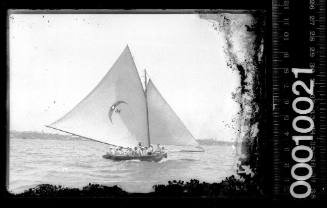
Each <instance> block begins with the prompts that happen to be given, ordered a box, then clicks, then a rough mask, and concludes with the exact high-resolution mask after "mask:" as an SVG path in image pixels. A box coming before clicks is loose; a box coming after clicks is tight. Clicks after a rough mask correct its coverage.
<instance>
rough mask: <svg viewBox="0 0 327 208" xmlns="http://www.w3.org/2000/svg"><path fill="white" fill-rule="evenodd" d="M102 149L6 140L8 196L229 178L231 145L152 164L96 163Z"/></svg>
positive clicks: (174, 152) (58, 141)
mask: <svg viewBox="0 0 327 208" xmlns="http://www.w3.org/2000/svg"><path fill="white" fill-rule="evenodd" d="M107 148H108V146H106V145H104V144H101V143H98V142H93V141H89V140H85V139H79V138H72V139H67V138H66V139H63V138H52V139H44V138H43V139H40V138H35V137H33V138H28V137H24V138H17V137H12V136H11V138H10V153H9V155H10V156H9V191H10V192H13V193H20V192H22V191H24V190H26V189H28V188H31V187H34V186H36V185H38V184H44V183H49V184H53V185H64V186H68V187H76V188H81V187H83V186H85V185H87V184H88V183H98V184H102V185H118V186H120V187H121V188H123V189H124V190H126V191H129V192H150V191H153V189H152V186H153V185H154V184H167V182H168V181H169V180H174V179H176V180H179V179H180V180H190V179H199V180H200V181H206V182H217V181H220V180H221V179H224V178H225V177H227V176H229V175H231V174H233V173H234V167H235V161H236V158H235V153H234V150H233V148H232V147H231V146H218V145H210V146H209V145H204V146H203V148H204V149H205V152H196V153H194V152H193V153H190V152H189V153H188V152H178V151H179V150H180V149H178V148H176V147H168V158H166V159H164V160H162V161H160V162H159V163H155V162H140V161H136V160H135V161H123V162H114V161H111V160H107V159H104V158H102V155H104V154H105V153H106V150H107Z"/></svg>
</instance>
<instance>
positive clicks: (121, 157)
mask: <svg viewBox="0 0 327 208" xmlns="http://www.w3.org/2000/svg"><path fill="white" fill-rule="evenodd" d="M102 157H103V158H105V159H109V160H114V161H124V160H140V161H147V162H159V161H160V160H162V159H163V158H167V153H158V154H153V155H144V156H127V155H112V154H108V153H107V154H105V155H103V156H102Z"/></svg>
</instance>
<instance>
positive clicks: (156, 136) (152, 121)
mask: <svg viewBox="0 0 327 208" xmlns="http://www.w3.org/2000/svg"><path fill="white" fill-rule="evenodd" d="M147 101H148V111H149V127H150V138H151V144H166V145H181V146H198V145H199V144H198V143H197V142H196V141H195V139H194V137H193V136H192V134H191V133H190V132H189V130H188V129H187V128H186V127H185V125H184V124H183V122H182V121H181V120H180V118H179V117H178V116H177V115H176V113H175V112H174V111H173V109H172V108H171V107H170V106H169V104H168V103H167V102H166V101H165V99H164V98H163V97H162V96H161V94H160V93H159V91H158V90H157V88H156V87H155V86H154V84H153V83H152V81H151V79H150V80H149V82H148V84H147Z"/></svg>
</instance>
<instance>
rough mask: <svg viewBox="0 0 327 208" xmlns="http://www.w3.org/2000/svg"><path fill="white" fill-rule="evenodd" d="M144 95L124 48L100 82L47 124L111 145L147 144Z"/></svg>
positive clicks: (131, 61)
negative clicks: (70, 108)
mask: <svg viewBox="0 0 327 208" xmlns="http://www.w3.org/2000/svg"><path fill="white" fill-rule="evenodd" d="M145 102H146V99H145V95H144V91H143V87H142V83H141V80H140V78H139V75H138V72H137V68H136V66H135V63H134V60H133V57H132V54H131V52H130V50H129V48H128V46H127V47H126V48H125V50H124V51H123V52H122V54H121V55H120V57H119V58H118V60H117V61H116V62H115V63H114V65H113V66H112V67H111V69H110V70H109V72H108V73H107V74H106V75H105V76H104V78H103V79H102V80H101V82H100V83H99V84H98V85H97V86H96V87H95V88H94V89H93V91H91V93H90V94H89V95H87V96H86V97H85V98H84V99H83V100H82V101H81V102H80V103H79V104H78V105H77V106H76V107H75V108H73V109H72V110H71V111H70V112H68V113H67V114H66V115H65V116H63V117H62V118H61V119H59V120H58V121H56V122H54V123H53V124H51V125H49V127H50V128H54V129H58V130H61V131H65V132H68V133H71V134H75V135H78V136H82V137H85V138H89V139H93V140H97V141H99V142H104V143H108V144H112V145H117V146H123V147H134V146H136V145H137V143H138V142H142V143H143V144H145V145H148V141H147V137H148V135H147V134H148V133H147V120H146V103H145Z"/></svg>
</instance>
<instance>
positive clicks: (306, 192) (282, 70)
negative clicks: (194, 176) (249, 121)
mask: <svg viewBox="0 0 327 208" xmlns="http://www.w3.org/2000/svg"><path fill="white" fill-rule="evenodd" d="M325 13H326V4H325V1H324V0H296V1H290V0H273V1H272V17H271V21H272V43H271V49H272V53H271V55H272V61H271V65H272V72H271V75H272V92H271V95H272V152H273V179H272V180H273V187H272V188H273V190H272V194H273V197H274V198H275V199H285V198H292V199H293V198H294V199H315V198H326V197H327V195H326V192H327V190H326V189H327V183H326V179H327V160H326V159H327V158H326V155H327V149H326V147H327V138H326V125H327V120H326V109H327V107H326V101H327V97H326V27H325V25H326V14H325Z"/></svg>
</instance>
